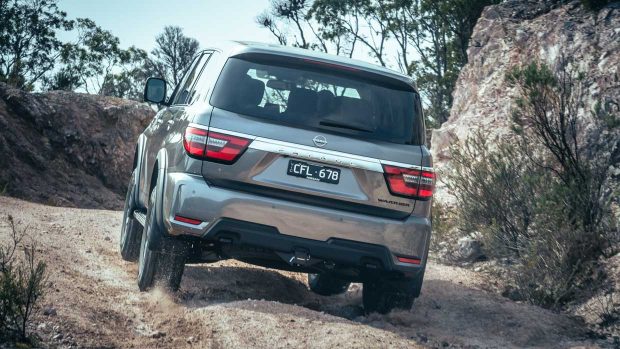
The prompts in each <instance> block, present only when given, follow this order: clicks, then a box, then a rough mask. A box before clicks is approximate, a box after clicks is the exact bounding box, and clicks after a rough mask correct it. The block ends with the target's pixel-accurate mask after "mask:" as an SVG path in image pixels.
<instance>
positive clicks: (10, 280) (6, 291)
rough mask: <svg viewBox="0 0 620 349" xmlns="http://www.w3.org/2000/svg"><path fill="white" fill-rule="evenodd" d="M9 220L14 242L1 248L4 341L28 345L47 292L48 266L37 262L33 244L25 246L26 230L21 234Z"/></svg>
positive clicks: (0, 324)
mask: <svg viewBox="0 0 620 349" xmlns="http://www.w3.org/2000/svg"><path fill="white" fill-rule="evenodd" d="M7 220H8V223H9V227H10V229H11V230H10V233H11V237H10V241H9V242H8V243H7V244H3V245H2V246H0V338H5V339H7V340H19V341H24V340H28V333H27V329H28V325H29V323H30V321H31V319H32V316H33V314H34V313H35V311H36V310H37V308H38V305H39V301H40V299H41V297H42V296H43V294H44V291H45V284H46V271H45V270H46V265H45V263H43V262H41V261H37V258H36V253H37V252H36V247H35V245H34V244H33V243H31V244H30V245H29V246H25V245H24V244H23V241H24V238H25V237H26V228H24V229H23V230H18V229H17V227H16V226H15V221H14V220H13V217H11V216H8V218H7ZM20 252H23V254H22V253H20Z"/></svg>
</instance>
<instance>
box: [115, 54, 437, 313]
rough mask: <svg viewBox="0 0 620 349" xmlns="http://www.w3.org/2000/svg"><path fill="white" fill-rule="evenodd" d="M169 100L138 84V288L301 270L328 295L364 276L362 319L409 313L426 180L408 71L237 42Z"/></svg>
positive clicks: (424, 228)
mask: <svg viewBox="0 0 620 349" xmlns="http://www.w3.org/2000/svg"><path fill="white" fill-rule="evenodd" d="M166 96H167V93H166V82H165V81H164V80H162V79H158V78H150V79H149V80H148V81H147V83H146V88H145V91H144V99H145V100H146V101H148V102H152V103H156V104H158V105H159V106H160V111H159V113H157V115H156V116H155V118H154V119H153V121H152V122H151V124H150V125H149V126H148V127H147V128H146V130H145V131H144V132H143V133H142V134H141V135H140V137H139V139H138V142H137V145H136V150H135V159H134V164H133V175H132V177H131V180H130V182H129V189H128V192H127V199H126V202H125V210H124V211H125V212H124V218H123V225H122V231H121V239H120V250H121V255H122V257H123V258H124V259H125V260H130V261H135V260H138V261H139V272H138V286H139V288H140V290H147V289H149V288H150V287H152V286H154V285H155V284H161V285H163V286H165V287H167V288H169V289H172V290H176V289H178V287H179V285H180V282H181V277H182V274H183V269H184V266H185V264H186V263H205V262H206V263H209V262H216V261H220V260H223V259H228V258H234V259H238V260H241V261H244V262H247V263H251V264H255V265H260V266H265V267H269V268H276V269H283V270H291V271H297V272H304V273H308V275H309V276H308V283H309V285H310V289H311V290H312V291H314V292H316V293H318V294H321V295H334V294H338V293H343V292H345V291H346V290H347V288H348V285H349V283H350V282H363V284H364V287H363V305H364V308H365V310H366V311H367V312H373V311H377V312H387V311H389V310H391V309H393V308H395V307H398V308H410V307H411V305H412V303H413V300H414V298H415V297H417V296H419V294H420V288H421V286H422V280H423V277H424V269H425V266H426V260H427V256H428V249H429V241H430V235H431V199H432V195H433V183H434V177H435V174H434V171H433V168H432V160H431V156H430V153H429V151H428V149H427V147H426V145H425V136H424V135H425V129H424V121H423V115H422V108H421V104H420V96H419V94H418V93H417V91H416V87H415V84H414V82H413V81H412V80H411V78H410V77H408V76H405V75H401V74H398V73H396V72H393V71H391V70H387V69H384V68H381V67H378V66H375V65H371V64H367V63H364V62H359V61H355V60H351V59H346V58H342V57H337V56H331V55H327V54H320V53H316V52H312V51H307V50H303V49H295V48H288V47H282V46H277V45H267V44H258V43H248V42H232V43H228V44H225V45H223V46H219V47H217V48H211V49H208V50H205V51H203V52H201V53H200V54H199V55H198V56H197V57H196V58H195V59H194V61H193V63H192V64H191V66H190V68H189V69H188V71H187V72H186V73H185V76H184V77H183V79H182V80H181V82H180V83H179V84H178V86H176V88H175V89H174V91H173V92H172V94H171V96H170V98H168V99H167V98H166ZM265 286H268V285H265Z"/></svg>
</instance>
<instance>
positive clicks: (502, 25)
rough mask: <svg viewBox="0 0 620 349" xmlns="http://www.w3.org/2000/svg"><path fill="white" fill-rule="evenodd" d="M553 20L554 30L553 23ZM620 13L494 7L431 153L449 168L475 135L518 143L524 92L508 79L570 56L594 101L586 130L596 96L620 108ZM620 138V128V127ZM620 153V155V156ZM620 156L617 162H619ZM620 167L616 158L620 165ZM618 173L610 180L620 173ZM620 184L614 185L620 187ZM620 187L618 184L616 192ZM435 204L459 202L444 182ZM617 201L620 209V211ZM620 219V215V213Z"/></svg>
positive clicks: (585, 114) (526, 3)
mask: <svg viewBox="0 0 620 349" xmlns="http://www.w3.org/2000/svg"><path fill="white" fill-rule="evenodd" d="M550 23H551V24H552V25H550ZM618 28H620V10H619V7H618V5H617V4H615V5H612V4H610V5H608V6H606V7H605V8H603V9H602V10H600V11H598V12H597V11H588V10H585V9H584V8H583V6H580V5H579V4H578V3H577V2H574V1H566V2H560V1H552V0H548V1H532V0H519V1H503V2H502V3H501V4H498V5H493V6H487V7H486V8H485V9H484V11H483V12H482V15H481V17H480V19H479V20H478V22H477V24H476V26H475V28H474V30H473V33H472V37H471V42H472V43H473V44H472V45H471V46H470V47H469V49H468V51H467V56H468V63H467V64H466V65H465V66H464V67H463V69H462V70H461V72H460V73H459V77H458V80H457V82H456V86H455V89H454V92H453V99H454V102H453V104H452V109H451V111H450V117H449V119H448V121H446V122H445V123H444V124H443V125H442V126H441V128H439V129H437V130H433V134H432V138H431V143H432V144H431V152H432V154H433V157H434V158H433V160H434V166H435V167H436V168H437V169H438V170H439V171H449V169H450V166H449V165H450V154H449V152H448V147H449V146H450V145H452V144H457V145H458V144H463V142H464V141H465V140H466V139H467V138H468V137H470V136H471V135H473V134H474V133H475V132H478V131H480V132H483V134H485V136H487V137H488V138H489V140H490V141H491V142H489V144H491V145H492V144H493V141H492V140H494V139H498V138H502V139H510V137H511V136H510V135H511V134H512V130H511V127H510V126H511V116H512V113H513V110H514V106H515V103H514V100H515V97H516V91H515V90H514V89H513V88H511V87H510V86H508V84H507V81H506V78H505V77H506V74H507V72H508V71H510V70H511V69H512V68H513V67H515V66H520V65H522V64H524V63H528V62H534V61H540V62H543V63H546V64H547V65H549V66H550V67H556V66H557V65H558V64H559V62H560V60H561V59H562V57H565V58H569V59H571V60H572V61H573V62H575V63H576V64H577V65H578V69H579V71H580V72H583V73H585V76H586V77H587V79H586V81H584V84H585V86H583V91H584V93H585V95H586V96H587V97H586V99H585V101H584V104H585V105H584V106H583V109H582V110H581V111H580V114H579V115H580V116H581V118H582V119H583V120H584V121H585V123H586V125H585V127H584V129H587V123H588V122H590V118H591V117H592V115H593V113H591V112H590V110H592V108H593V107H594V104H595V103H596V98H592V97H600V98H601V99H602V100H605V101H609V103H612V104H613V105H615V106H616V107H615V108H616V110H617V105H618V104H619V103H620V85H618V79H619V77H620V40H619V39H618V35H619V34H620V31H618ZM615 132H618V133H619V135H618V137H617V138H616V139H618V138H620V127H616V128H615ZM616 153H618V152H616ZM618 161H620V159H618V160H617V161H616V163H618ZM612 163H613V161H612ZM618 173H619V171H617V170H615V169H614V170H612V171H610V173H609V174H608V176H616V177H617V176H618V175H617V174H618ZM618 181H619V179H617V178H616V179H615V180H614V181H613V182H614V183H616V184H618ZM618 187H620V185H617V186H616V188H618ZM434 199H436V200H438V201H439V202H441V203H443V204H446V203H453V200H454V198H453V197H452V195H450V193H448V190H447V188H446V187H445V185H444V184H442V183H441V181H440V182H439V183H438V184H437V188H436V192H435V195H434ZM618 201H619V199H616V203H617V204H616V206H618V207H620V203H618ZM617 217H619V220H618V221H620V215H618V216H617Z"/></svg>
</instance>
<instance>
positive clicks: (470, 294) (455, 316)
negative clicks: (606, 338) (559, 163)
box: [0, 197, 593, 348]
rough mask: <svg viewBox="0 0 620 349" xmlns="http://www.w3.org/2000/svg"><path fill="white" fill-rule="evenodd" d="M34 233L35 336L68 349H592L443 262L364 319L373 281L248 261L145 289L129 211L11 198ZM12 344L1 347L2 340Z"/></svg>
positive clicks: (572, 331) (577, 334) (6, 203)
mask: <svg viewBox="0 0 620 349" xmlns="http://www.w3.org/2000/svg"><path fill="white" fill-rule="evenodd" d="M9 214H10V215H12V216H13V217H14V218H15V220H16V221H17V222H18V224H19V226H20V227H24V226H28V227H29V230H28V231H29V235H30V236H31V237H32V239H33V240H34V241H35V242H36V244H37V248H38V250H39V251H40V258H42V259H43V260H44V261H45V262H46V263H47V265H48V271H49V280H50V281H49V282H50V285H51V287H50V289H49V290H48V292H47V294H46V296H45V298H44V300H43V302H42V305H43V308H44V310H45V314H47V315H44V312H43V311H41V312H39V314H38V315H37V316H36V318H35V321H34V323H33V326H32V331H33V332H34V333H35V334H36V335H37V336H39V338H41V341H42V343H44V344H45V345H46V346H50V347H58V348H75V347H79V348H83V347H86V348H93V347H94V348H211V347H214V348H232V347H234V348H250V347H254V348H279V347H287V348H288V347H298V348H299V347H309V348H334V347H347V348H348V347H354V348H425V347H431V348H437V347H438V348H444V347H445V348H513V347H538V348H571V347H592V346H593V344H591V343H589V342H587V341H586V340H585V339H584V338H585V336H586V334H585V330H584V329H583V326H582V325H581V324H580V323H579V322H577V321H576V320H573V319H571V318H568V317H566V316H564V315H561V314H556V313H553V312H550V311H547V310H544V309H540V308H537V307H534V306H530V305H527V304H519V303H515V302H512V301H510V300H508V299H505V298H502V297H500V296H498V295H495V294H493V293H490V292H487V291H485V290H484V289H485V288H487V287H486V286H485V285H486V283H487V282H488V281H487V280H485V279H484V278H482V277H481V276H480V275H478V274H477V273H474V272H471V271H468V270H465V269H461V268H456V267H450V266H445V265H441V264H436V263H433V262H431V263H430V264H429V266H428V270H427V272H426V280H425V282H424V288H423V292H422V296H421V297H420V298H419V299H417V300H416V302H415V304H414V307H413V308H412V309H411V310H410V311H395V312H392V313H390V314H388V315H378V314H371V315H369V316H365V315H363V311H362V308H361V285H358V284H353V285H352V286H351V287H350V289H349V290H348V292H347V293H346V294H344V295H341V296H336V297H322V296H318V295H315V294H313V293H311V292H310V291H309V290H308V287H307V284H306V281H305V280H306V275H304V274H298V273H290V272H279V271H274V270H269V269H265V268H260V267H254V266H251V265H248V264H244V263H241V262H237V261H232V260H231V261H224V262H219V263H216V264H204V265H190V266H187V267H186V270H185V275H184V278H183V282H182V285H181V290H180V291H179V292H178V293H177V294H174V295H171V294H167V293H165V292H163V291H161V290H154V291H151V292H148V293H141V292H139V291H138V287H137V285H136V281H135V278H136V274H137V267H136V265H135V264H132V263H127V262H124V261H122V260H121V258H120V256H119V253H118V235H119V229H120V222H121V217H122V212H120V211H105V210H89V209H75V208H58V207H51V206H44V205H40V204H34V203H30V202H26V201H21V200H18V199H13V198H7V197H0V240H2V241H5V240H7V239H8V238H9V226H8V223H7V221H6V219H4V218H5V217H6V216H7V215H9ZM0 347H1V345H0Z"/></svg>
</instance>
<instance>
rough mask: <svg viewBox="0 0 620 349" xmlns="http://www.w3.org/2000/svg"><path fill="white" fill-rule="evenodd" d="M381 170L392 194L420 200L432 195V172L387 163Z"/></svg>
mask: <svg viewBox="0 0 620 349" xmlns="http://www.w3.org/2000/svg"><path fill="white" fill-rule="evenodd" d="M383 171H384V173H385V181H386V182H387V184H388V187H389V188H390V192H391V193H392V194H393V195H397V196H404V197H409V198H414V199H420V200H428V199H430V198H431V197H432V196H433V187H434V182H435V173H434V172H431V171H424V170H413V169H408V168H403V167H396V166H389V165H383Z"/></svg>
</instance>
